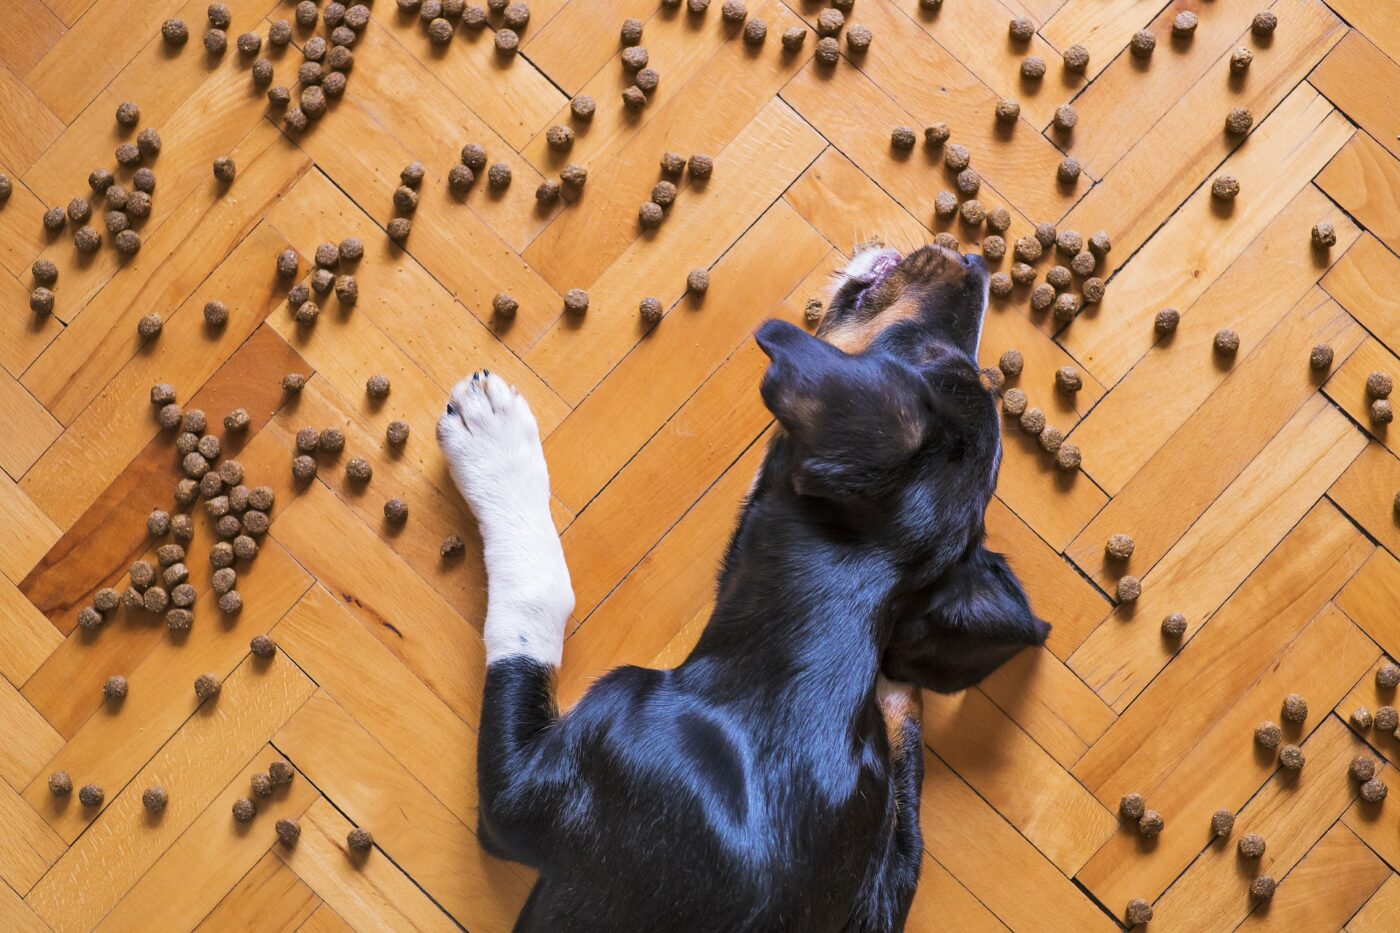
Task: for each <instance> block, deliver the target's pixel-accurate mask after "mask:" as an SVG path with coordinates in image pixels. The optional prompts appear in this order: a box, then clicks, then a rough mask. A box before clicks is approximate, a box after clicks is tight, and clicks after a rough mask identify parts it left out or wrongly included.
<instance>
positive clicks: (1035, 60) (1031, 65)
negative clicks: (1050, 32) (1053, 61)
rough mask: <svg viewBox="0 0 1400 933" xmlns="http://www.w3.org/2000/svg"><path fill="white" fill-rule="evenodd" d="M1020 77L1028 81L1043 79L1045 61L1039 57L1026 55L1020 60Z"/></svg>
mask: <svg viewBox="0 0 1400 933" xmlns="http://www.w3.org/2000/svg"><path fill="white" fill-rule="evenodd" d="M1021 77H1023V78H1026V79H1028V80H1030V81H1039V80H1040V79H1041V78H1043V77H1045V59H1043V58H1041V57H1040V56H1039V55H1027V56H1026V57H1025V58H1023V59H1021Z"/></svg>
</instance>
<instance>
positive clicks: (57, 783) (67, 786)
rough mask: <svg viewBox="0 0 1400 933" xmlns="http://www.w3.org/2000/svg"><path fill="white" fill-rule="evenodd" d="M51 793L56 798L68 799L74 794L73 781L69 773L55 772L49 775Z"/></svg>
mask: <svg viewBox="0 0 1400 933" xmlns="http://www.w3.org/2000/svg"><path fill="white" fill-rule="evenodd" d="M49 793H50V794H53V795H54V796H55V797H67V796H68V795H69V794H71V793H73V779H72V778H71V777H69V776H68V772H67V771H55V772H54V773H53V774H50V775H49Z"/></svg>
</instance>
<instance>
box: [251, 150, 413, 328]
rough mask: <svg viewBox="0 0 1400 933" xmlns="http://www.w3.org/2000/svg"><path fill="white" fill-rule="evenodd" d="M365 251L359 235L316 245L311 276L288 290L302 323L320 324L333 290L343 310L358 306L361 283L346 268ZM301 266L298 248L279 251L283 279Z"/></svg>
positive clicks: (292, 307)
mask: <svg viewBox="0 0 1400 933" xmlns="http://www.w3.org/2000/svg"><path fill="white" fill-rule="evenodd" d="M415 164H416V163H415ZM410 168H412V166H410ZM404 171H405V172H407V171H408V169H405V170H404ZM364 254H365V245H364V243H363V242H361V241H360V240H359V239H358V238H357V237H346V238H345V239H343V240H341V241H340V243H339V244H338V245H337V244H335V243H322V244H320V245H319V246H317V247H316V253H315V256H314V258H313V267H312V270H311V275H310V277H309V278H308V279H307V280H306V281H304V282H298V283H297V284H296V285H293V286H292V287H291V288H290V289H288V290H287V307H288V309H290V311H291V313H292V316H293V318H295V320H296V322H297V323H298V324H300V325H301V326H302V327H310V326H312V325H313V324H315V323H316V321H317V319H318V318H319V317H320V316H321V305H320V301H324V300H325V298H324V296H326V295H328V294H329V293H330V292H331V291H332V289H334V291H335V297H336V300H337V301H339V302H340V306H341V308H342V309H343V310H346V311H348V310H349V309H350V308H353V307H354V306H355V304H356V302H358V301H359V300H360V285H359V283H358V282H357V281H356V280H355V276H354V275H353V274H351V273H350V272H348V271H346V270H347V269H349V268H350V267H352V266H354V265H355V264H356V263H358V262H359V261H360V259H361V258H362V257H363V256H364ZM300 268H301V257H299V256H298V255H297V251H296V250H294V249H285V250H283V251H282V252H280V253H278V254H277V274H278V275H279V276H281V277H282V278H283V279H291V278H295V277H296V275H297V272H298V271H299V270H300ZM337 273H339V274H337ZM318 299H319V300H318Z"/></svg>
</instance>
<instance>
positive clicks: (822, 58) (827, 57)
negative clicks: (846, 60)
mask: <svg viewBox="0 0 1400 933" xmlns="http://www.w3.org/2000/svg"><path fill="white" fill-rule="evenodd" d="M815 57H816V60H817V64H819V65H826V66H828V67H830V66H832V65H835V64H836V63H837V62H838V61H840V60H841V46H840V45H839V44H838V43H837V41H836V39H835V38H833V37H831V36H826V37H825V38H822V39H819V40H817V49H816V53H815Z"/></svg>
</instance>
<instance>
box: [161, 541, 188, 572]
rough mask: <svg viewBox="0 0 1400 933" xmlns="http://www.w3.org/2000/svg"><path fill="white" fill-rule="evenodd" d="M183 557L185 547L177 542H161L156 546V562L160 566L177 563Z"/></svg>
mask: <svg viewBox="0 0 1400 933" xmlns="http://www.w3.org/2000/svg"><path fill="white" fill-rule="evenodd" d="M184 559H185V549H184V548H183V547H181V546H180V545H178V544H162V545H161V546H160V547H158V548H156V562H157V563H158V564H160V565H161V567H169V566H171V565H173V564H178V563H180V562H181V561H183V560H184Z"/></svg>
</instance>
